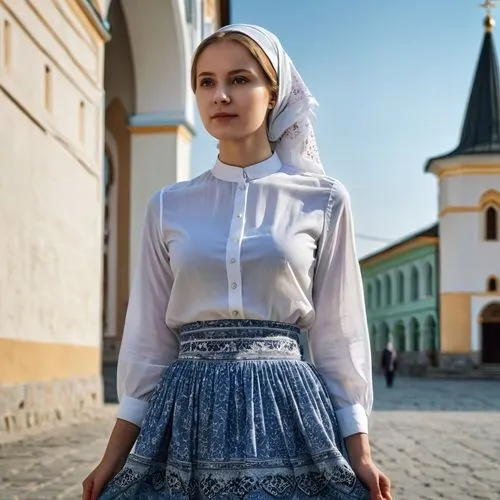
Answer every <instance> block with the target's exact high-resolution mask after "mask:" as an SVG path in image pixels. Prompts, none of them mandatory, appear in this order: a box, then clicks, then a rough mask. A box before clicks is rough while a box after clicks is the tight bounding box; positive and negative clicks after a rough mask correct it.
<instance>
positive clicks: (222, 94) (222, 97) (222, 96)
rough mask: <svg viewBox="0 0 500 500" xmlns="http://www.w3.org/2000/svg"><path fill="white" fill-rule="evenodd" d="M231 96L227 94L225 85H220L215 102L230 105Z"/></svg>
mask: <svg viewBox="0 0 500 500" xmlns="http://www.w3.org/2000/svg"><path fill="white" fill-rule="evenodd" d="M230 100H231V99H230V97H229V94H228V92H227V89H226V87H225V86H223V85H219V86H218V87H217V88H216V89H215V95H214V101H215V103H216V104H218V103H228V102H229V101H230Z"/></svg>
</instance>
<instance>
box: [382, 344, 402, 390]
mask: <svg viewBox="0 0 500 500" xmlns="http://www.w3.org/2000/svg"><path fill="white" fill-rule="evenodd" d="M397 364H398V362H397V354H396V350H395V349H394V346H393V344H392V342H388V343H387V346H386V347H385V349H384V351H383V352H382V371H383V372H384V377H385V383H386V385H387V387H392V386H393V384H394V376H395V374H396V369H397Z"/></svg>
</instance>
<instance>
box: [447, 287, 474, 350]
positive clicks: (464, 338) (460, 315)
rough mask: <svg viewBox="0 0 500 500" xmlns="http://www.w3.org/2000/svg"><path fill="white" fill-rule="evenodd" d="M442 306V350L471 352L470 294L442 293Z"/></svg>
mask: <svg viewBox="0 0 500 500" xmlns="http://www.w3.org/2000/svg"><path fill="white" fill-rule="evenodd" d="M440 307H441V310H440V319H441V325H440V330H441V352H446V353H450V354H452V353H467V352H470V350H471V339H470V336H471V332H470V325H471V322H470V317H471V297H470V294H468V293H442V294H441V296H440Z"/></svg>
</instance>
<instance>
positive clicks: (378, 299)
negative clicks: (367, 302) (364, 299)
mask: <svg viewBox="0 0 500 500" xmlns="http://www.w3.org/2000/svg"><path fill="white" fill-rule="evenodd" d="M375 303H376V307H381V306H382V283H380V280H379V279H377V281H376V282H375Z"/></svg>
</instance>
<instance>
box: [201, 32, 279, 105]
mask: <svg viewBox="0 0 500 500" xmlns="http://www.w3.org/2000/svg"><path fill="white" fill-rule="evenodd" d="M226 40H227V41H231V42H236V43H239V44H240V45H242V46H243V47H245V49H247V50H248V52H250V55H251V56H252V57H253V58H254V59H255V60H256V61H257V63H258V64H259V66H260V67H261V69H262V71H263V73H264V76H265V77H266V80H267V83H268V84H269V91H270V92H271V95H272V96H273V97H274V99H277V98H278V91H279V84H278V75H277V74H276V71H275V69H274V67H273V65H272V63H271V61H270V60H269V58H268V57H267V55H266V53H265V52H264V50H262V48H261V47H260V45H259V44H258V43H256V42H255V41H254V40H253V39H252V38H250V37H249V36H247V35H245V34H244V33H239V32H237V31H219V32H216V33H213V34H212V35H210V36H209V37H208V38H205V40H203V41H202V42H201V44H200V45H199V46H198V48H197V49H196V52H195V54H194V57H193V63H192V65H191V88H192V89H193V92H196V67H197V66H198V59H199V58H200V55H201V53H202V52H203V51H204V50H205V49H206V48H207V47H209V46H210V45H213V44H215V43H218V42H221V41H226Z"/></svg>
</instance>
